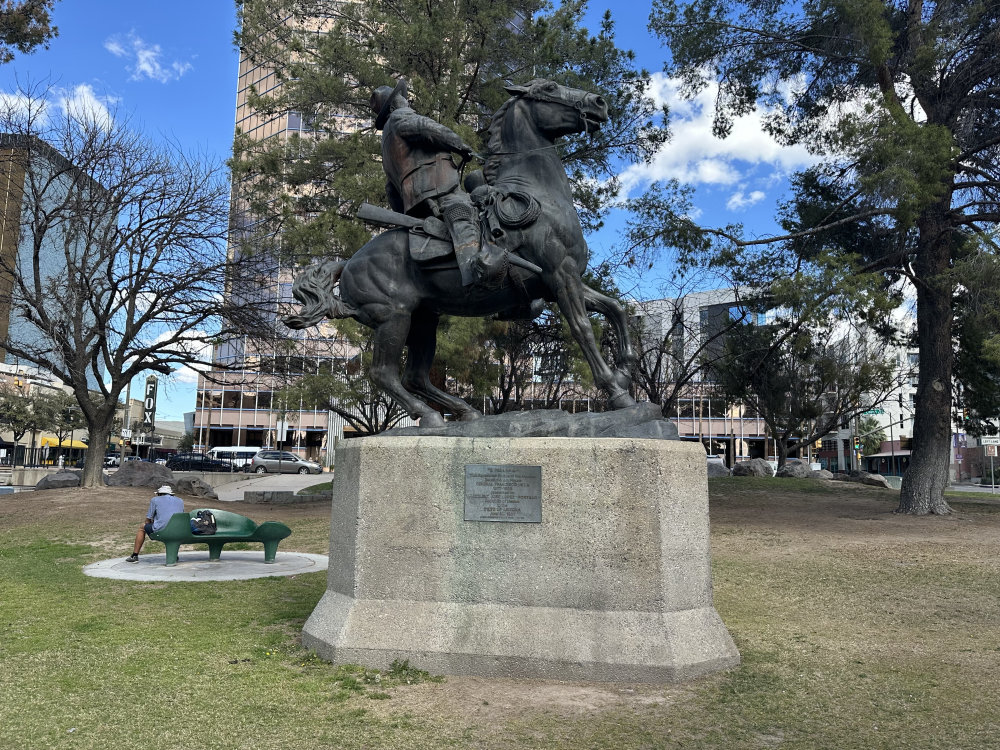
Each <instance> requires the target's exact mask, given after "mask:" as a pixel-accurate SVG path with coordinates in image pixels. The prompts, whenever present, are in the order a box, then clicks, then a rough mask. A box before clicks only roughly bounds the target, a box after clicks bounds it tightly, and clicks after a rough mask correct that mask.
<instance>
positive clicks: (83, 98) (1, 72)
mask: <svg viewBox="0 0 1000 750" xmlns="http://www.w3.org/2000/svg"><path fill="white" fill-rule="evenodd" d="M617 5H618V6H619V7H616V8H615V9H614V10H613V15H614V17H615V19H616V22H617V31H618V39H619V43H620V44H621V45H622V46H627V47H631V48H632V49H633V50H635V52H636V53H637V55H638V59H639V64H640V65H642V66H644V67H646V68H648V69H649V70H651V71H658V70H660V69H661V67H662V62H663V60H664V59H665V57H666V56H667V53H666V51H665V50H663V49H662V48H661V47H660V46H659V43H658V41H656V40H655V39H652V38H651V37H650V35H649V33H648V32H647V30H646V23H647V16H648V13H649V6H650V3H649V2H648V1H646V2H638V3H628V4H617ZM606 7H607V3H606V2H604V3H601V2H598V3H592V6H591V17H592V18H593V19H594V21H595V23H594V28H596V26H597V20H598V19H599V17H600V15H601V14H602V13H603V11H604V9H605V8H606ZM54 19H55V22H56V25H57V26H58V27H59V31H60V35H59V37H57V38H56V39H55V40H54V41H53V43H52V45H51V48H50V49H49V50H43V51H39V52H36V53H34V54H32V55H26V56H25V55H22V56H20V57H18V58H16V59H15V61H14V62H13V63H10V64H8V65H6V66H0V93H2V92H8V93H9V92H12V91H13V90H15V88H16V85H17V83H18V82H20V83H21V85H22V86H23V85H25V84H28V83H33V84H48V85H49V86H51V87H53V88H54V91H53V96H54V97H58V98H60V99H63V100H67V101H74V102H79V103H82V104H86V105H87V106H96V107H106V108H108V109H109V110H111V111H113V112H116V113H117V114H118V116H123V115H124V116H128V117H130V118H131V119H132V121H133V123H135V124H137V125H139V126H140V127H141V128H142V129H143V130H144V131H146V132H147V133H148V134H150V135H152V136H154V137H158V138H159V137H162V138H165V139H169V140H171V141H173V142H175V143H178V144H180V145H181V146H182V147H183V148H184V149H185V150H187V151H196V152H200V153H206V154H210V155H214V156H216V157H218V158H220V159H224V158H226V157H227V156H228V155H229V150H230V146H231V141H232V134H233V125H234V121H235V103H236V77H237V61H238V57H237V53H236V50H235V49H234V47H233V43H232V38H233V30H234V25H235V10H234V6H233V3H232V2H231V1H230V0H201V1H200V2H195V1H194V0H173V1H172V2H170V3H162V2H150V1H149V0H130V1H125V0H87V2H80V1H79V0H75V1H74V0H64V1H63V2H60V3H57V4H56V7H55V11H54ZM656 91H657V95H658V96H659V97H661V98H662V99H663V100H664V101H667V102H669V103H670V104H671V108H672V113H673V116H672V120H671V130H672V132H673V140H672V142H671V144H670V145H669V146H668V147H667V148H666V149H664V151H663V152H662V153H661V154H660V155H659V156H658V158H657V159H656V160H655V162H654V164H653V165H651V166H648V167H643V168H640V169H630V170H627V171H626V172H625V173H624V174H623V175H622V176H623V179H624V182H625V184H626V185H627V186H629V188H630V189H631V190H633V191H640V190H641V189H642V188H643V187H644V186H646V185H648V183H649V182H650V181H652V180H656V179H668V178H672V177H676V178H678V179H681V180H682V181H683V182H685V183H687V184H690V185H693V186H694V187H695V188H696V197H695V203H696V213H697V215H698V216H699V217H700V218H701V219H702V220H703V221H705V222H706V223H711V224H726V223H732V222H744V223H746V225H747V226H748V227H749V228H750V230H751V231H754V227H758V226H759V227H760V231H767V229H769V228H770V226H771V220H770V216H771V215H772V214H773V208H774V205H775V202H776V200H777V198H778V197H779V196H780V194H781V192H782V191H783V189H784V188H785V186H786V185H787V182H786V179H785V178H786V176H787V175H788V174H789V173H790V172H791V171H794V170H795V169H797V168H800V167H801V166H803V165H804V164H806V163H808V162H809V161H810V159H809V156H808V155H807V154H805V153H804V152H803V151H802V150H801V149H786V148H781V147H778V146H777V145H776V144H774V142H773V141H771V139H770V138H769V137H767V136H766V135H764V134H763V131H762V129H761V128H760V118H759V116H749V117H745V118H742V119H741V120H739V121H737V123H736V126H735V128H734V131H733V135H732V136H731V137H730V138H728V139H726V140H725V141H718V140H716V139H714V138H712V137H711V133H710V117H711V106H710V105H711V97H712V92H711V91H708V92H706V93H705V95H703V96H702V97H699V98H698V99H697V100H695V101H693V102H683V101H681V100H680V99H679V97H678V96H677V90H676V87H675V86H674V85H673V84H672V82H671V81H669V80H667V79H666V78H665V77H663V76H662V74H660V75H657V78H656ZM623 220H624V217H623V216H622V215H621V214H613V215H612V216H611V217H610V220H609V221H608V226H607V228H606V229H605V230H603V231H601V232H600V233H598V234H597V235H595V236H593V237H591V238H589V241H590V244H591V248H592V249H593V250H594V252H595V254H596V255H598V256H600V255H601V254H602V253H605V252H608V251H610V250H611V249H612V248H613V247H614V246H615V244H616V243H618V242H619V237H620V229H621V227H622V225H623ZM669 275H670V274H669V267H667V266H665V267H664V268H662V269H656V271H655V272H654V273H653V274H652V275H651V276H650V278H648V279H647V280H646V282H645V283H644V288H646V289H648V290H653V293H656V292H657V291H659V292H660V293H662V294H669V291H670V288H669V282H668V278H669ZM137 387H138V386H137ZM193 409H194V382H193V378H191V377H190V374H185V375H181V376H180V377H176V378H175V379H174V382H172V383H164V384H163V385H162V386H161V390H160V396H159V405H158V413H157V419H158V420H161V421H163V420H180V419H182V417H183V413H184V412H185V411H192V410H193Z"/></svg>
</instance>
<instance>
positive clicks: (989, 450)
mask: <svg viewBox="0 0 1000 750" xmlns="http://www.w3.org/2000/svg"><path fill="white" fill-rule="evenodd" d="M996 454H997V446H995V445H987V446H986V455H987V456H989V457H991V458H992V457H994V456H996Z"/></svg>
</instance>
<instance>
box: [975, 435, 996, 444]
mask: <svg viewBox="0 0 1000 750" xmlns="http://www.w3.org/2000/svg"><path fill="white" fill-rule="evenodd" d="M979 444H980V445H1000V435H992V436H990V435H983V436H982V437H981V438H979Z"/></svg>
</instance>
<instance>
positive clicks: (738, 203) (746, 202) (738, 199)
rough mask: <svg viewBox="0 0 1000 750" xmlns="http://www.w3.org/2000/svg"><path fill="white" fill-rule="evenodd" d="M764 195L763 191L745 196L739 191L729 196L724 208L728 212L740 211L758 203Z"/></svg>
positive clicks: (755, 191) (756, 191)
mask: <svg viewBox="0 0 1000 750" xmlns="http://www.w3.org/2000/svg"><path fill="white" fill-rule="evenodd" d="M765 197H766V194H765V193H764V191H763V190H754V191H752V192H751V193H750V194H749V195H747V194H745V193H744V192H743V191H742V190H739V191H737V192H735V193H733V194H732V195H731V196H729V200H728V201H726V208H728V209H729V210H730V211H741V210H742V209H744V208H749V207H750V206H752V205H754V204H755V203H760V202H761V201H762V200H764V198H765Z"/></svg>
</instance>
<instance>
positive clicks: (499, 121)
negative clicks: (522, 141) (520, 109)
mask: <svg viewBox="0 0 1000 750" xmlns="http://www.w3.org/2000/svg"><path fill="white" fill-rule="evenodd" d="M520 98H521V96H520V95H518V96H512V97H511V98H510V99H508V100H507V101H505V102H504V103H503V104H501V105H500V108H499V109H498V110H497V111H496V112H494V113H493V117H492V118H491V119H490V125H489V127H488V128H487V129H486V163H485V164H483V175H484V176H485V177H486V181H487V182H493V178H494V177H495V176H496V171H497V166H498V165H499V156H501V155H502V153H503V120H504V117H506V116H507V111H508V110H509V109H510V108H511V107H513V106H514V103H515V102H516V101H518V100H519V99H520Z"/></svg>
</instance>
